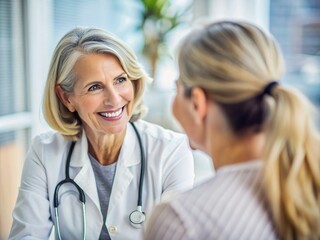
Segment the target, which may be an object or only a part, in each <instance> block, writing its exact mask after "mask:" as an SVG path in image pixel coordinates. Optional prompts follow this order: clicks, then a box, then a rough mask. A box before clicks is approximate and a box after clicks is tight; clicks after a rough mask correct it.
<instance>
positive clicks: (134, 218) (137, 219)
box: [53, 122, 146, 240]
mask: <svg viewBox="0 0 320 240" xmlns="http://www.w3.org/2000/svg"><path fill="white" fill-rule="evenodd" d="M130 123H131V125H132V127H133V129H134V131H135V133H136V135H137V138H138V142H139V148H140V155H141V169H140V179H139V192H138V204H137V209H136V210H134V211H132V212H131V213H130V214H129V221H130V223H131V224H132V225H133V226H135V227H138V226H139V225H140V224H142V223H143V222H144V221H145V219H146V216H145V213H144V212H142V188H143V177H144V168H145V166H144V164H145V156H144V148H143V145H142V141H141V137H140V134H139V132H138V130H137V128H136V126H135V125H134V123H132V122H130ZM75 144H76V142H75V141H72V142H71V145H70V148H69V152H68V155H67V162H66V178H65V179H63V180H62V181H60V182H59V183H58V184H57V186H56V188H55V190H54V195H53V205H54V214H55V217H56V230H57V234H58V237H59V239H60V240H61V232H60V223H59V211H58V206H59V189H60V187H61V186H62V185H63V184H65V183H71V184H72V185H74V186H75V187H76V189H77V190H78V193H79V201H80V202H81V204H82V221H83V239H86V234H87V220H86V197H85V194H84V191H83V190H82V188H81V187H80V186H79V185H78V184H77V183H76V182H75V181H74V180H73V179H71V178H70V175H69V168H70V160H71V155H72V152H73V149H74V146H75Z"/></svg>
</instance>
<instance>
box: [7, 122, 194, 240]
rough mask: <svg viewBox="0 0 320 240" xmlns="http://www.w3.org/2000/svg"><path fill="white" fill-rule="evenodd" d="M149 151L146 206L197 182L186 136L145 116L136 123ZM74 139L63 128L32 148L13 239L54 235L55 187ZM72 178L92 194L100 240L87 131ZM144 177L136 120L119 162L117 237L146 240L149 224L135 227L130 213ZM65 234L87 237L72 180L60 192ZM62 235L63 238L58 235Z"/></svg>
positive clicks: (92, 235) (90, 206)
mask: <svg viewBox="0 0 320 240" xmlns="http://www.w3.org/2000/svg"><path fill="white" fill-rule="evenodd" d="M135 124H136V126H137V128H138V131H139V133H140V135H141V139H142V144H143V146H144V148H145V149H144V151H145V154H146V164H145V173H144V185H143V191H142V192H143V194H142V195H143V196H142V210H143V211H144V212H145V213H146V218H148V214H149V213H150V210H151V208H152V207H153V206H154V205H155V204H156V203H158V202H159V201H161V200H163V199H164V198H166V199H167V198H168V197H170V196H172V195H173V194H175V193H177V192H180V191H183V190H187V189H190V188H191V187H192V186H193V180H194V169H193V157H192V152H191V150H190V148H189V145H188V141H187V138H186V136H185V135H182V134H178V133H174V132H172V131H169V130H165V129H163V128H161V127H159V126H156V125H154V124H150V123H147V122H145V121H142V120H139V121H137V122H136V123H135ZM69 146H70V141H67V140H65V139H64V138H63V137H62V136H61V135H60V134H58V133H47V134H42V135H40V136H38V137H36V138H35V139H34V140H33V142H32V145H31V148H30V150H29V152H28V155H27V158H26V161H25V164H24V169H23V174H22V180H21V186H20V190H19V196H18V199H17V203H16V206H15V209H14V212H13V225H12V229H11V233H10V239H48V237H49V234H50V231H51V229H52V227H53V225H55V224H56V219H55V216H54V207H53V195H54V190H55V187H56V185H57V183H58V182H60V181H61V180H62V179H64V178H65V166H66V158H67V153H68V150H69ZM70 177H71V178H72V179H74V181H75V182H76V183H77V184H78V185H79V186H80V187H81V188H82V189H83V190H84V192H85V195H86V219H87V228H86V229H87V234H86V236H87V239H95V240H96V239H98V237H99V235H100V232H101V227H102V224H103V218H102V214H101V212H100V203H99V198H98V193H97V188H96V182H95V176H94V172H93V169H92V166H91V163H90V160H89V157H88V143H87V138H86V135H85V133H83V134H82V137H81V139H80V140H78V141H77V143H76V145H75V148H74V151H73V154H72V157H71V164H70ZM139 177H140V148H139V144H138V141H137V136H136V134H135V132H134V130H133V128H132V126H131V125H130V124H128V126H127V133H126V136H125V139H124V142H123V145H122V148H121V152H120V155H119V159H118V162H117V167H116V173H115V178H114V182H113V187H112V192H111V196H110V202H109V208H108V213H107V219H106V223H105V224H106V227H107V229H108V231H109V234H110V237H111V238H112V239H114V240H116V239H119V240H120V239H121V240H126V239H130V240H133V239H141V238H142V231H143V225H142V226H141V227H140V228H135V227H133V226H132V225H131V224H130V222H129V214H130V213H131V212H132V211H133V210H135V209H136V208H137V199H138V186H139ZM59 199H60V205H59V217H60V220H59V221H60V231H61V235H62V239H68V240H70V239H82V235H83V224H82V207H81V204H80V202H79V200H78V193H77V191H75V188H74V187H73V186H72V185H70V184H67V185H66V184H64V185H63V186H62V187H61V188H60V191H59ZM56 239H58V237H57V235H56Z"/></svg>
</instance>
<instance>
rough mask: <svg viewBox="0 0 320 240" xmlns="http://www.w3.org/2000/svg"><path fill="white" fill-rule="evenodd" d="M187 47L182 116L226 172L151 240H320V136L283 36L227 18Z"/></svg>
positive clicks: (195, 35)
mask: <svg viewBox="0 0 320 240" xmlns="http://www.w3.org/2000/svg"><path fill="white" fill-rule="evenodd" d="M181 46H183V47H181V49H180V52H179V56H178V61H179V71H180V76H179V79H178V81H177V95H176V97H175V100H174V103H173V113H174V115H175V117H176V118H177V120H178V121H179V122H180V124H181V126H182V127H183V128H184V130H185V132H186V133H187V135H188V136H189V139H190V144H191V145H192V146H193V147H194V148H197V149H200V150H202V151H204V152H206V153H208V154H209V155H210V156H211V158H212V159H213V164H214V167H215V169H216V171H217V172H216V176H215V177H213V178H212V179H210V180H208V181H207V182H205V183H203V184H201V185H199V186H197V187H196V188H194V189H192V190H190V191H189V192H186V193H184V194H183V195H182V196H180V197H178V198H176V199H175V200H174V201H172V202H168V203H164V204H161V205H159V206H158V207H156V208H155V210H154V211H153V214H152V216H151V218H150V219H149V222H148V227H147V230H146V233H145V239H146V240H151V239H152V240H160V239H166V240H170V239H174V240H179V239H183V240H191V239H194V240H201V239H206V240H207V239H237V240H239V239H243V240H247V239H268V240H271V239H288V240H290V239H320V227H319V226H320V137H319V136H320V134H319V130H318V129H316V127H315V126H314V122H313V120H314V119H313V116H312V109H313V107H312V105H311V103H310V102H309V101H308V100H307V98H306V97H304V96H303V95H302V94H301V93H300V92H299V91H297V90H294V89H291V88H288V87H286V86H284V85H283V84H281V83H280V82H279V81H280V80H281V77H282V74H283V72H284V66H283V61H282V56H281V53H280V50H279V48H278V45H277V43H276V41H275V39H274V38H273V37H272V36H270V34H267V33H265V32H263V31H262V30H261V29H259V28H258V27H256V26H254V25H252V24H249V23H244V22H232V21H222V22H216V23H212V24H210V25H208V26H205V27H203V28H201V29H197V30H194V31H193V32H191V33H190V34H189V35H188V36H187V37H185V38H184V40H183V42H182V44H181Z"/></svg>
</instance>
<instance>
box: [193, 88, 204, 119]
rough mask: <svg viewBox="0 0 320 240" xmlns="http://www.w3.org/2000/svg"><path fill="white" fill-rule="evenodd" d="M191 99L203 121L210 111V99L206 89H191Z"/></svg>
mask: <svg viewBox="0 0 320 240" xmlns="http://www.w3.org/2000/svg"><path fill="white" fill-rule="evenodd" d="M191 101H192V105H193V108H194V111H195V112H196V115H197V117H198V118H199V119H198V120H199V121H201V122H202V121H203V120H204V119H205V117H206V115H207V112H208V100H207V97H206V93H205V91H204V90H203V89H202V88H200V87H193V88H192V90H191Z"/></svg>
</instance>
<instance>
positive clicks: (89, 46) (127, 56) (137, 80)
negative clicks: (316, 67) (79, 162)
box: [43, 27, 150, 140]
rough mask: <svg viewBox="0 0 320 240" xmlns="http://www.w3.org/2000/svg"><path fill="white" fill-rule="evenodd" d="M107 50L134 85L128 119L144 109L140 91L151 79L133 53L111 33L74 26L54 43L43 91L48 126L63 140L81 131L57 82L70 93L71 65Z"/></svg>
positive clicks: (139, 113)
mask: <svg viewBox="0 0 320 240" xmlns="http://www.w3.org/2000/svg"><path fill="white" fill-rule="evenodd" d="M92 53H110V54H113V55H114V56H116V57H117V58H118V59H119V61H120V63H121V65H122V67H123V69H124V71H125V72H126V73H127V75H128V77H129V79H130V80H131V81H132V83H133V86H134V112H133V115H132V117H131V119H130V121H136V120H137V119H139V118H140V117H141V116H142V115H143V114H144V113H145V112H146V107H145V105H144V104H143V102H142V94H143V91H144V87H145V83H146V81H149V80H150V78H149V76H148V75H147V73H146V72H145V71H144V69H143V67H142V66H141V65H140V64H139V63H138V61H137V57H136V55H135V54H134V52H133V51H132V50H131V49H130V48H129V47H128V46H127V45H126V44H125V43H124V42H123V41H121V40H120V39H118V38H117V37H116V36H114V35H113V34H111V33H109V32H107V31H104V30H102V29H99V28H88V27H77V28H74V29H73V30H71V31H70V32H68V33H67V34H65V35H64V36H63V37H62V39H61V40H60V41H59V43H58V45H57V46H56V48H55V50H54V53H53V57H52V60H51V64H50V68H49V73H48V77H47V82H46V86H45V90H44V98H43V113H44V117H45V119H46V121H47V122H48V124H49V126H50V127H51V128H53V129H55V130H56V131H58V132H60V133H61V134H62V135H63V136H64V137H65V138H66V139H72V140H76V139H78V138H79V137H80V135H81V131H82V124H81V120H80V119H79V117H78V115H77V113H72V112H70V111H69V110H68V109H67V108H66V107H65V106H64V104H63V103H62V102H61V101H60V99H59V97H58V96H57V94H56V91H55V87H56V85H57V84H59V85H60V86H61V88H62V89H63V90H64V91H65V92H72V91H73V87H74V84H75V81H76V78H75V74H74V73H73V67H74V65H75V63H76V62H77V60H78V59H79V58H80V57H81V56H83V55H87V54H92Z"/></svg>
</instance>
